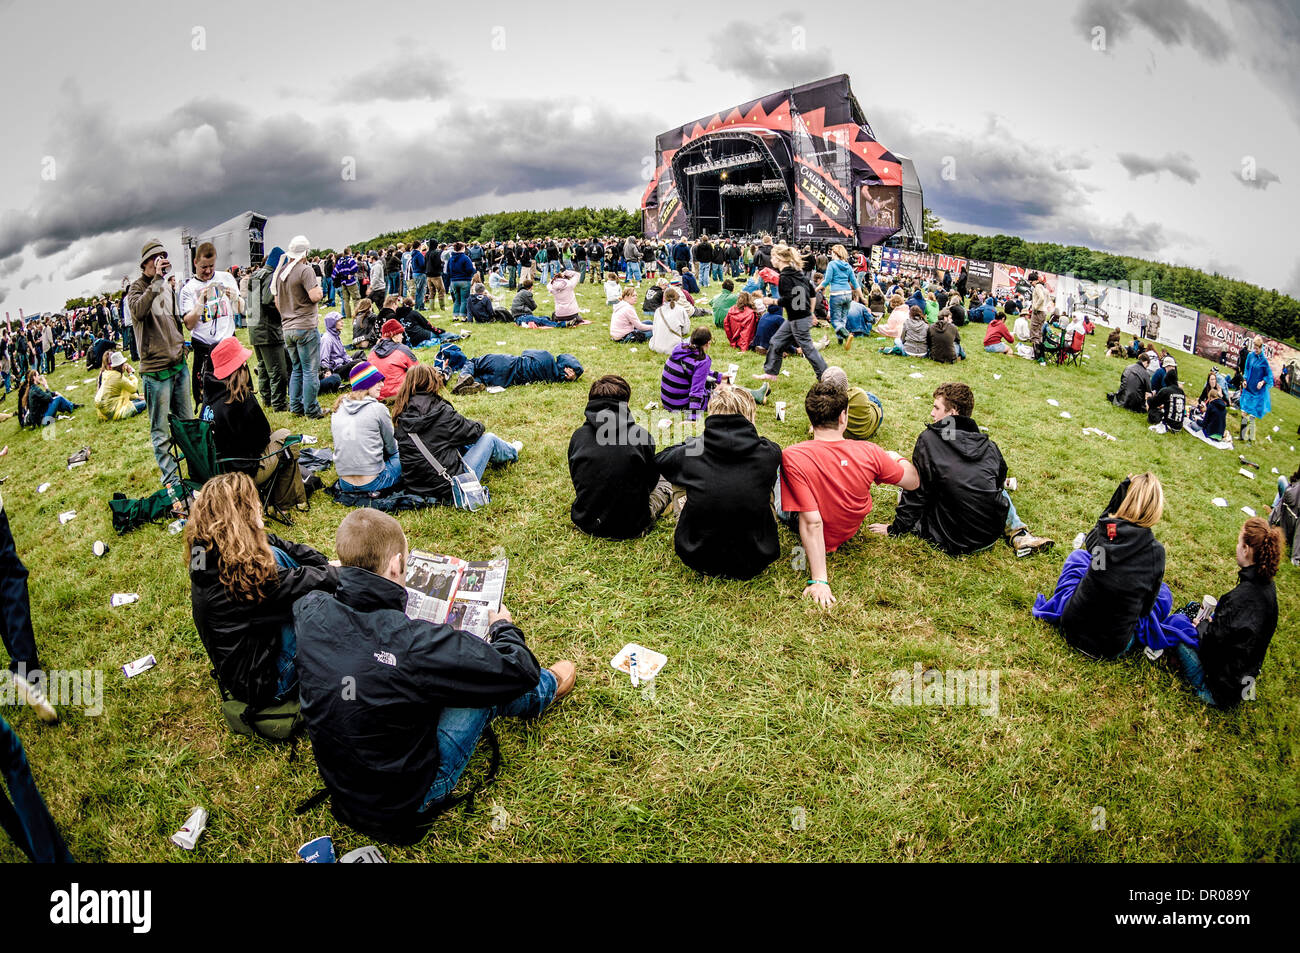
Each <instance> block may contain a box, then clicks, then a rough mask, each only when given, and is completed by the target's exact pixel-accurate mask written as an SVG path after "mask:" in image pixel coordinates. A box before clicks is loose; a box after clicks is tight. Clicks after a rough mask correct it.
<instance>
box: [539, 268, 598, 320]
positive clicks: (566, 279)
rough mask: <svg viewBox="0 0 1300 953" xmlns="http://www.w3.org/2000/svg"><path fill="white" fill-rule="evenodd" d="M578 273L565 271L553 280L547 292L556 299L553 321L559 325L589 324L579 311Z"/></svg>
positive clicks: (547, 287)
mask: <svg viewBox="0 0 1300 953" xmlns="http://www.w3.org/2000/svg"><path fill="white" fill-rule="evenodd" d="M579 281H580V279H579V278H578V273H577V272H576V271H565V272H561V273H560V274H558V275H556V276H555V277H554V278H552V279H551V281H550V284H548V285H547V286H546V290H547V291H549V292H550V293H551V297H552V298H554V299H555V317H554V318H553V319H552V320H554V322H555V323H556V324H557V325H561V326H568V325H570V324H589V323H590V322H589V321H584V320H583V318H582V314H581V313H580V312H579V310H578V295H577V288H578V282H579Z"/></svg>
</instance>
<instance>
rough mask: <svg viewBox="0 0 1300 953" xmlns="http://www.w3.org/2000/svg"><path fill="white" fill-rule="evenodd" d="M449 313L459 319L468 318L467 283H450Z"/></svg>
mask: <svg viewBox="0 0 1300 953" xmlns="http://www.w3.org/2000/svg"><path fill="white" fill-rule="evenodd" d="M451 313H452V314H453V315H454V316H456V317H460V318H467V317H469V282H468V281H453V282H452V283H451Z"/></svg>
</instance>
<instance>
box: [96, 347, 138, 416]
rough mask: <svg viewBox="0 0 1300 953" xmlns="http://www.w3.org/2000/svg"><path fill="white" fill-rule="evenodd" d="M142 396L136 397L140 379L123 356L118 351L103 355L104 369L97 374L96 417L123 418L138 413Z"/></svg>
mask: <svg viewBox="0 0 1300 953" xmlns="http://www.w3.org/2000/svg"><path fill="white" fill-rule="evenodd" d="M145 406H146V405H145V402H144V398H143V397H141V396H140V378H138V377H136V375H135V371H134V370H132V368H131V365H130V364H128V363H127V362H126V356H125V355H124V354H123V353H122V352H121V351H110V352H108V353H106V354H105V355H104V369H103V371H102V372H101V373H100V375H99V389H98V390H96V391H95V410H96V411H98V412H99V419H100V420H125V419H126V418H128V417H134V416H135V415H136V414H139V413H142V412H143V411H144V409H145Z"/></svg>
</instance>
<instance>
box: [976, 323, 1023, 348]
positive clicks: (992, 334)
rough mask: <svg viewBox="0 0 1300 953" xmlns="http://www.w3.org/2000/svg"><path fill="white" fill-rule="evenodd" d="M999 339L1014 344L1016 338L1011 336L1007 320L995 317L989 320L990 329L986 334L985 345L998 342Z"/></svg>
mask: <svg viewBox="0 0 1300 953" xmlns="http://www.w3.org/2000/svg"><path fill="white" fill-rule="evenodd" d="M999 341H1006V342H1007V343H1008V344H1014V343H1015V341H1016V339H1015V338H1013V337H1012V336H1011V332H1010V331H1008V330H1007V322H1005V321H1003V320H1002V319H1001V318H994V319H993V320H992V321H990V322H989V329H988V331H986V332H985V334H984V346H985V347H988V346H989V345H990V344H997V343H998V342H999Z"/></svg>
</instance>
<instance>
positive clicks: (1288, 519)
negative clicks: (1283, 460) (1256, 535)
mask: <svg viewBox="0 0 1300 953" xmlns="http://www.w3.org/2000/svg"><path fill="white" fill-rule="evenodd" d="M1297 514H1300V480H1296V481H1295V482H1294V483H1292V484H1291V485H1290V486H1288V487H1287V488H1286V492H1285V493H1283V494H1282V499H1280V500H1278V502H1277V506H1275V507H1273V512H1272V514H1271V515H1270V516H1269V518H1268V525H1269V526H1278V527H1280V528H1281V529H1282V535H1283V536H1285V537H1286V541H1287V544H1288V545H1290V546H1291V550H1292V552H1293V553H1294V551H1295V536H1296V525H1297V524H1300V518H1298V516H1297Z"/></svg>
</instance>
